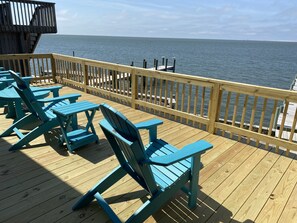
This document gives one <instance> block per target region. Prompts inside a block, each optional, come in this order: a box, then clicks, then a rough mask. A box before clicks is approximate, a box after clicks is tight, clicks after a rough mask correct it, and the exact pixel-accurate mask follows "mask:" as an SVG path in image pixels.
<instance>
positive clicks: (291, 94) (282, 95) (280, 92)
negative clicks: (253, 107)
mask: <svg viewBox="0 0 297 223" xmlns="http://www.w3.org/2000/svg"><path fill="white" fill-rule="evenodd" d="M11 55H15V54H11ZM21 55H22V54H21ZM52 55H53V58H63V59H66V58H67V59H69V60H71V61H73V62H84V63H86V64H89V65H92V64H93V63H95V64H100V65H104V66H106V67H110V68H112V69H114V70H119V71H120V69H119V68H121V69H125V70H127V72H128V71H130V72H132V70H133V71H134V73H135V74H137V73H141V75H143V76H156V77H162V78H163V79H166V78H167V79H168V80H169V79H170V80H171V79H172V78H179V79H184V80H185V82H187V83H188V82H189V81H197V82H203V83H205V85H206V86H210V85H213V84H219V85H220V87H221V88H226V89H227V88H230V87H232V88H233V90H236V91H237V92H242V91H244V93H250V94H251V95H258V96H259V95H261V96H265V95H267V96H273V98H274V99H279V100H286V99H292V100H293V101H296V102H297V98H296V97H297V92H296V91H291V90H285V89H280V88H274V87H266V86H260V85H253V84H246V83H239V82H234V81H226V80H220V79H214V78H207V77H201V76H194V75H188V74H181V73H168V72H165V71H157V70H149V69H145V68H141V67H132V66H128V65H122V64H115V63H111V62H105V61H98V60H93V59H87V58H80V57H72V56H68V55H62V54H57V53H52ZM0 58H1V56H0ZM121 71H122V70H121ZM237 88H238V89H237ZM242 88H244V90H242ZM267 92H268V93H269V94H267Z"/></svg>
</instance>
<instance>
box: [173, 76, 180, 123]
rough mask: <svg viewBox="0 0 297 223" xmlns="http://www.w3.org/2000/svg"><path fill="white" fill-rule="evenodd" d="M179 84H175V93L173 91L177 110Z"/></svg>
mask: <svg viewBox="0 0 297 223" xmlns="http://www.w3.org/2000/svg"><path fill="white" fill-rule="evenodd" d="M178 100H179V82H177V83H176V91H175V109H176V110H178V106H179V102H178ZM177 118H178V117H177V116H175V118H174V119H175V121H177Z"/></svg>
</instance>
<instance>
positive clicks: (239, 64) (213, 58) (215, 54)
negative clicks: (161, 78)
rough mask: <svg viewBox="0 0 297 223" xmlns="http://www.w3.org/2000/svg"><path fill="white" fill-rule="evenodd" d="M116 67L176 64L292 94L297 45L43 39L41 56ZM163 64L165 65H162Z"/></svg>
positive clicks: (182, 70)
mask: <svg viewBox="0 0 297 223" xmlns="http://www.w3.org/2000/svg"><path fill="white" fill-rule="evenodd" d="M73 51H74V53H75V56H77V57H84V58H90V59H96V60H102V61H108V62H113V63H121V64H126V65H130V64H131V62H132V61H134V64H135V65H136V66H142V61H143V59H146V60H147V61H148V66H153V60H154V58H156V59H159V61H161V58H162V56H164V57H166V58H168V59H169V64H170V63H171V62H172V58H173V57H175V58H176V72H179V73H184V74H190V75H195V76H202V77H211V78H217V79H223V80H229V81H236V82H243V83H249V84H257V85H262V86H268V87H277V88H283V89H288V88H289V86H290V84H291V82H292V80H293V79H294V77H295V75H296V74H297V43H290V42H268V41H266V42H265V41H234V40H200V39H167V38H137V37H103V36H72V35H43V36H42V38H41V40H40V42H39V44H38V47H37V48H36V51H35V52H36V53H51V52H53V53H61V54H66V55H72V54H73ZM159 63H160V62H159Z"/></svg>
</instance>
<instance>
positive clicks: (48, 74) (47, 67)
mask: <svg viewBox="0 0 297 223" xmlns="http://www.w3.org/2000/svg"><path fill="white" fill-rule="evenodd" d="M45 61H46V71H47V76H48V79H47V80H48V82H50V80H51V77H50V76H53V71H52V72H51V75H50V67H49V61H50V58H46V59H45Z"/></svg>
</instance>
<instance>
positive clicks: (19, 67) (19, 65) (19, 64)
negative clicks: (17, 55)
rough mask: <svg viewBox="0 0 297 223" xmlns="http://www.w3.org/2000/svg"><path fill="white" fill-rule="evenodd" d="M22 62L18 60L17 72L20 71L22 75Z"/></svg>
mask: <svg viewBox="0 0 297 223" xmlns="http://www.w3.org/2000/svg"><path fill="white" fill-rule="evenodd" d="M20 61H21V59H18V60H17V63H18V69H17V70H15V71H19V72H20V73H22V69H21V62H20ZM22 76H25V74H24V73H23V74H22Z"/></svg>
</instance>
